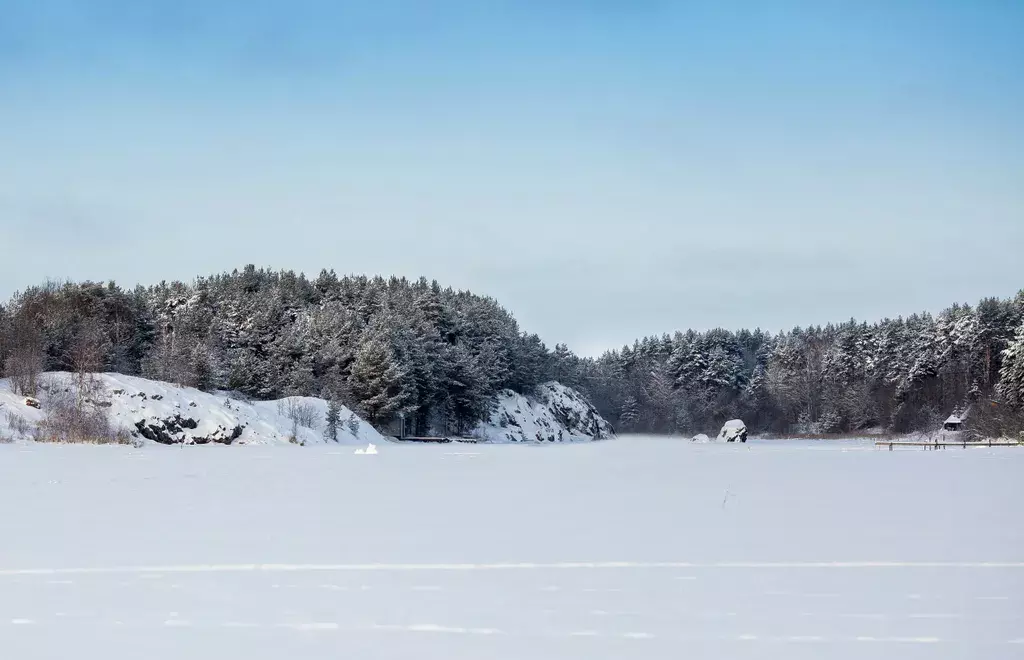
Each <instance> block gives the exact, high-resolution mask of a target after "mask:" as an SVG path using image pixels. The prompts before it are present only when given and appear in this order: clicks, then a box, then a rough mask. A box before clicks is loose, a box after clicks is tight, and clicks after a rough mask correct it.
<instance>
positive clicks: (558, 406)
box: [472, 382, 614, 442]
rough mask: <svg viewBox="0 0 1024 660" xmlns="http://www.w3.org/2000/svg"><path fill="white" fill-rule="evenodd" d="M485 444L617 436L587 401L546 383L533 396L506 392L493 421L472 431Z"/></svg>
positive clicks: (494, 412)
mask: <svg viewBox="0 0 1024 660" xmlns="http://www.w3.org/2000/svg"><path fill="white" fill-rule="evenodd" d="M472 435H473V437H475V438H477V439H478V440H483V441H485V442H580V441H588V440H600V439H603V438H610V437H613V436H614V432H613V431H612V427H611V425H610V424H609V423H608V422H607V421H606V420H605V419H604V418H603V417H601V415H600V413H598V412H597V409H596V408H594V406H592V405H591V404H590V403H589V402H588V401H587V400H586V399H585V398H583V395H581V394H580V393H579V392H577V391H576V390H574V389H572V388H571V387H566V386H565V385H562V384H561V383H556V382H551V383H545V384H544V385H541V386H540V387H538V388H537V392H536V393H535V394H534V395H533V396H524V395H522V394H517V393H516V392H513V391H512V390H505V391H504V392H502V393H501V394H499V395H498V400H497V402H496V403H495V407H494V411H493V412H492V413H491V416H490V419H489V420H488V421H486V422H483V423H481V424H480V425H478V426H477V428H476V429H475V430H474V431H473V434H472Z"/></svg>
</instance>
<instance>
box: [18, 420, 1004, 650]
mask: <svg viewBox="0 0 1024 660" xmlns="http://www.w3.org/2000/svg"><path fill="white" fill-rule="evenodd" d="M1022 470H1024V451H1022V450H1021V449H1019V448H1013V447H1006V448H986V447H978V448H969V449H959V448H957V449H952V448H951V449H948V450H946V451H918V450H897V451H891V452H890V451H888V450H887V449H886V450H876V449H875V448H874V446H873V445H872V444H870V443H865V442H807V441H757V440H751V441H749V442H748V443H747V444H715V443H713V444H706V445H705V444H694V443H690V442H686V441H680V440H679V439H645V438H620V439H617V440H614V441H610V442H600V443H586V444H573V445H569V444H566V445H557V444H555V445H549V444H546V443H545V444H544V445H541V446H536V445H532V446H509V445H475V446H471V447H461V446H458V447H457V446H453V445H402V444H395V443H389V444H385V445H382V446H380V447H379V454H378V455H377V456H374V457H373V458H372V459H367V458H364V457H362V456H355V455H353V451H352V448H351V447H347V448H346V447H336V446H330V445H328V446H313V447H306V448H298V447H294V446H288V445H285V446H258V445H254V446H246V447H225V446H222V445H205V446H196V447H191V446H190V447H184V448H183V449H179V448H176V447H166V446H162V445H147V446H145V447H143V448H141V449H135V448H132V447H130V446H81V445H48V444H21V445H17V444H16V445H3V446H0V539H2V542H0V651H2V654H0V655H2V657H4V658H18V659H21V658H61V659H63V658H103V659H104V660H122V659H124V660H136V659H137V658H147V659H152V660H163V659H167V660H170V659H174V660H177V659H179V658H197V659H204V658H217V659H222V658H246V659H247V660H263V659H266V660H279V659H280V658H288V657H294V658H303V659H304V660H306V659H320V658H325V659H326V658H331V659H333V658H338V657H352V658H389V659H390V658H394V659H399V658H402V659H405V658H422V659H424V660H433V659H438V660H479V659H480V658H488V659H497V660H506V659H508V660H513V659H515V660H521V659H522V658H531V659H534V660H546V659H548V658H551V659H559V660H561V659H565V658H579V659H587V660H592V659H596V660H602V659H609V660H611V659H614V660H621V659H622V658H643V659H645V660H646V659H671V660H677V659H678V658H684V657H685V658H697V659H703V658H706V659H714V660H719V659H721V658H729V659H730V660H733V659H735V660H744V659H748V658H786V659H787V660H790V659H807V660H810V659H820V658H829V659H833V658H841V659H853V658H883V659H889V658H891V659H893V660H896V659H898V660H903V659H905V658H929V659H942V660H953V659H960V658H964V659H966V658H985V660H1001V659H1004V658H1005V659H1009V658H1020V657H1022V655H1024V513H1022V510H1021V506H1020V503H1021V502H1022V501H1024V481H1022V480H1021V479H1020V474H1021V472H1022Z"/></svg>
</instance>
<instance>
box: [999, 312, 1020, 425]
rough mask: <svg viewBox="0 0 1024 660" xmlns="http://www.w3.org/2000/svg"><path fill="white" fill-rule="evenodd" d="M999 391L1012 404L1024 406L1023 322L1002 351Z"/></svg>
mask: <svg viewBox="0 0 1024 660" xmlns="http://www.w3.org/2000/svg"><path fill="white" fill-rule="evenodd" d="M999 393H1000V394H1002V395H1003V397H1004V398H1005V399H1006V401H1007V403H1009V404H1010V405H1012V406H1018V407H1024V324H1022V325H1021V326H1020V327H1019V328H1017V333H1016V335H1014V338H1013V341H1011V342H1010V345H1009V346H1007V347H1006V348H1005V349H1004V350H1003V353H1002V368H1001V369H1000V370H999Z"/></svg>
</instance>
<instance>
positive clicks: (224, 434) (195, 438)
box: [135, 415, 245, 445]
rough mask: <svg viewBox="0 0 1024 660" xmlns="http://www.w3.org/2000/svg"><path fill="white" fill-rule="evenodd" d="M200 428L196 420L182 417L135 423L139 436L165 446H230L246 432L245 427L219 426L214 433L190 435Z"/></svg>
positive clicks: (142, 420)
mask: <svg viewBox="0 0 1024 660" xmlns="http://www.w3.org/2000/svg"><path fill="white" fill-rule="evenodd" d="M198 427H199V423H198V422H197V421H196V420H194V419H192V418H191V417H182V416H181V415H174V416H173V417H168V418H166V419H140V420H138V421H137V422H135V429H136V430H137V431H138V432H139V435H141V436H142V437H144V438H146V439H147V440H152V441H153V442H159V443H160V444H164V445H175V444H182V443H187V444H196V445H205V444H207V443H210V442H218V443H220V444H222V445H230V444H231V443H232V442H234V441H235V440H237V439H238V438H240V437H241V436H242V432H243V431H244V430H245V427H244V426H242V425H236V426H235V427H233V428H231V429H228V428H227V427H225V426H217V427H216V428H215V429H213V431H210V432H208V433H206V435H197V434H194V433H188V431H192V430H195V429H196V428H198Z"/></svg>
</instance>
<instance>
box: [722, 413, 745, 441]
mask: <svg viewBox="0 0 1024 660" xmlns="http://www.w3.org/2000/svg"><path fill="white" fill-rule="evenodd" d="M737 440H739V441H740V442H746V441H747V425H746V424H744V423H743V420H741V419H730V420H729V421H728V422H726V423H725V425H724V426H723V427H722V430H721V431H720V432H719V433H718V441H719V442H736V441H737Z"/></svg>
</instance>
